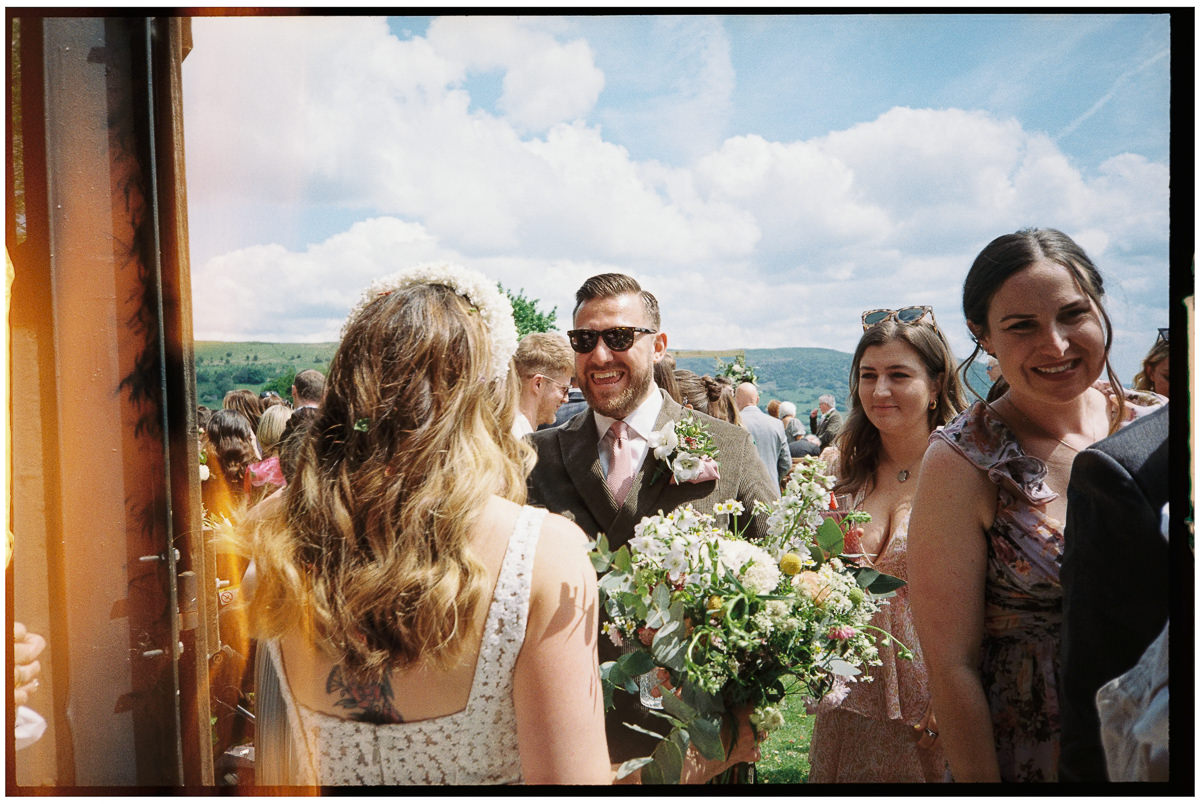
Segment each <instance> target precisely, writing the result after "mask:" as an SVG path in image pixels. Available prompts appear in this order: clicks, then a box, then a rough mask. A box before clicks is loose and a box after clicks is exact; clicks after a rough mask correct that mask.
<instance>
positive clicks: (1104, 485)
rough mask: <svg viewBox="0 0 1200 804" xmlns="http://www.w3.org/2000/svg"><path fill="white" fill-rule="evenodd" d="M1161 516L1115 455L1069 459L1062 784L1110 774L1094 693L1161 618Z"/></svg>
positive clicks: (1131, 660)
mask: <svg viewBox="0 0 1200 804" xmlns="http://www.w3.org/2000/svg"><path fill="white" fill-rule="evenodd" d="M1159 517H1160V512H1159V510H1158V509H1157V507H1156V506H1154V505H1153V504H1151V503H1150V502H1149V501H1148V500H1147V499H1146V496H1145V494H1144V493H1143V491H1142V489H1141V487H1140V486H1139V485H1138V484H1137V483H1136V482H1135V480H1134V478H1132V477H1131V476H1130V474H1129V472H1128V471H1126V469H1125V468H1124V467H1123V466H1121V465H1120V464H1119V463H1118V462H1117V461H1116V460H1114V459H1113V458H1112V457H1110V456H1109V455H1107V454H1105V453H1103V452H1099V451H1097V450H1084V451H1083V452H1081V453H1080V454H1079V455H1078V456H1077V457H1076V459H1075V464H1074V467H1073V468H1072V471H1071V482H1070V485H1069V487H1068V490H1067V522H1066V527H1065V529H1064V542H1065V544H1064V551H1063V559H1062V571H1061V580H1062V587H1063V629H1062V646H1061V653H1060V662H1061V665H1060V684H1059V696H1060V701H1059V705H1060V714H1061V718H1062V720H1061V725H1062V744H1061V750H1060V755H1059V771H1058V772H1059V781H1064V782H1066V781H1104V780H1106V779H1107V774H1106V770H1105V768H1106V765H1105V760H1104V750H1103V746H1102V744H1101V741H1100V726H1099V717H1098V715H1097V712H1096V691H1097V690H1098V689H1099V688H1100V687H1101V685H1103V684H1105V683H1106V682H1108V681H1110V680H1112V679H1113V678H1116V677H1117V676H1119V675H1121V674H1122V673H1124V672H1125V671H1126V670H1128V669H1129V668H1130V667H1132V666H1133V665H1134V664H1135V663H1136V662H1137V660H1138V658H1139V657H1140V656H1141V654H1142V652H1143V651H1145V649H1146V647H1147V646H1148V645H1149V644H1150V643H1151V642H1152V641H1153V640H1154V638H1155V636H1157V634H1158V633H1159V631H1161V630H1162V627H1163V625H1164V624H1165V622H1166V617H1167V610H1168V609H1167V606H1168V603H1167V586H1168V584H1167V577H1168V565H1167V543H1166V540H1165V539H1163V537H1162V535H1161V533H1160V524H1159Z"/></svg>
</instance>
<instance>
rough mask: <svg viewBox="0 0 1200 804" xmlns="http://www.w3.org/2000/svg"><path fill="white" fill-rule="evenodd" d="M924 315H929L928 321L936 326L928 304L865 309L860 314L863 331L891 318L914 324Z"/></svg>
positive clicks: (923, 317) (922, 318)
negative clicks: (898, 307) (891, 308)
mask: <svg viewBox="0 0 1200 804" xmlns="http://www.w3.org/2000/svg"><path fill="white" fill-rule="evenodd" d="M925 316H929V320H930V322H931V323H932V324H933V325H934V326H935V327H936V326H937V319H935V318H934V317H933V308H932V307H930V306H929V305H928V304H920V305H916V306H913V307H901V308H900V309H899V310H867V311H865V312H864V313H863V314H862V325H863V331H864V332H865V331H866V330H868V329H870V328H871V327H873V326H875V325H876V324H882V323H883V322H884V321H891V320H893V319H895V320H896V321H899V322H900V323H901V324H916V323H917V322H918V321H923V320H924V319H925Z"/></svg>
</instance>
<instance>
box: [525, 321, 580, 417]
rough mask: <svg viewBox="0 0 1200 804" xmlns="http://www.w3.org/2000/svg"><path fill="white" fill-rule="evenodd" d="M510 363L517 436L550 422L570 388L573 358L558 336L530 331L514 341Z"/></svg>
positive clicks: (565, 343)
mask: <svg viewBox="0 0 1200 804" xmlns="http://www.w3.org/2000/svg"><path fill="white" fill-rule="evenodd" d="M513 363H514V365H515V366H516V369H517V377H518V378H519V386H518V387H519V389H520V390H519V398H518V404H517V413H516V416H515V420H514V423H513V435H515V436H517V437H518V438H520V437H521V436H524V435H528V434H529V433H532V432H533V431H534V430H535V429H536V428H538V427H540V426H541V425H543V424H553V423H554V414H555V413H557V412H558V408H559V406H560V405H562V404H563V403H564V402H565V401H566V400H567V393H568V392H569V391H570V388H571V372H573V371H574V370H575V357H574V353H573V352H572V351H571V347H570V346H569V345H568V344H567V339H566V338H564V337H563V336H562V335H559V334H557V333H555V332H530V333H529V334H528V335H526V336H525V337H524V338H522V339H521V342H520V343H519V344H517V352H516V354H515V355H513Z"/></svg>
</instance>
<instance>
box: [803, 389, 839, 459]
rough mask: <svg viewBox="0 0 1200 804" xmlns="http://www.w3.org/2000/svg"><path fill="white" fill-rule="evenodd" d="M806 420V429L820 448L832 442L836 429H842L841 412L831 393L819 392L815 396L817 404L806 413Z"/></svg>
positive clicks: (835, 435)
mask: <svg viewBox="0 0 1200 804" xmlns="http://www.w3.org/2000/svg"><path fill="white" fill-rule="evenodd" d="M808 421H809V427H808V431H809V432H810V433H812V434H813V435H814V436H816V438H817V441H818V442H819V443H820V447H821V449H825V448H826V447H828V446H829V445H830V444H832V443H833V439H834V438H835V437H837V434H838V431H839V430H841V429H842V414H841V413H839V412H838V410H837V402H836V401H835V400H834V398H833V394H821V395H820V396H819V397H817V406H816V407H815V408H813V410H812V411H811V412H810V413H809V414H808Z"/></svg>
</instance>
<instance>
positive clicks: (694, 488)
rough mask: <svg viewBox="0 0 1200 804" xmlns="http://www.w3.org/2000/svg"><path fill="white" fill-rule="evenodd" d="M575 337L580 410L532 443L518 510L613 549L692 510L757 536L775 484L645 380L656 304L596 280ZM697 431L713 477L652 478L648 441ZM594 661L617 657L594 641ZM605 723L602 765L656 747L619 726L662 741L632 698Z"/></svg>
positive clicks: (626, 287) (743, 450) (728, 434)
mask: <svg viewBox="0 0 1200 804" xmlns="http://www.w3.org/2000/svg"><path fill="white" fill-rule="evenodd" d="M575 301H576V306H575V312H574V327H575V328H574V329H572V330H571V331H569V332H568V333H567V337H568V339H569V341H570V343H571V348H572V349H574V350H575V379H576V382H577V383H578V385H579V387H580V389H581V390H582V391H583V395H584V398H585V399H586V400H587V402H588V405H589V409H588V410H586V411H583V412H582V413H579V414H577V415H575V416H574V417H573V418H571V419H570V420H569V421H567V422H566V423H565V424H564V425H562V426H561V427H556V428H554V429H549V430H539V431H537V432H535V433H533V435H532V436H530V438H531V439H532V442H533V445H534V447H535V448H536V449H537V454H538V460H537V465H536V466H535V467H534V470H533V473H532V474H531V475H530V477H529V501H530V503H531V504H533V505H539V506H543V507H545V508H548V509H550V510H551V511H553V512H555V513H558V514H562V515H563V516H565V517H567V518H568V519H572V520H574V522H575V523H576V524H577V525H579V527H581V528H582V529H583V530H584V532H586V533H587V535H588V536H589V537H590V538H593V539H594V538H596V536H597V535H598V534H600V533H603V534H605V536H606V537H607V539H608V543H609V546H610V547H611V548H612V549H616V548H617V547H620V546H621V545H623V544H625V543H626V542H628V541H629V540H630V538H632V536H633V528H634V526H635V525H636V524H637V523H638V522H639V521H641V519H642V517H645V516H651V515H654V514H657V513H659V512H660V511H661V512H668V511H672V510H674V509H676V508H679V507H681V506H683V505H686V504H688V503H691V504H692V505H694V506H695V508H696V510H698V511H701V512H711V511H712V507H713V505H715V504H716V503H718V502H723V501H725V500H728V499H736V500H739V501H740V502H741V503H742V505H743V506H744V507H745V512H746V513H745V514H744V517H746V518H748V519H744V521H743V522H741V523H737V524H738V525H742V524H746V525H747V530H746V534H747V536H748V537H749V538H752V539H753V538H755V537H761V536H763V535H765V533H766V527H767V523H766V519H765V517H761V516H760V517H755V516H752V515H751V512H752V511H753V508H754V503H755V501H756V500H763V501H764V502H766V501H769V500H773V499H776V498H778V497H779V485H778V483H776V482H775V480H774V479H773V478H771V477H770V476H769V475H768V474H767V470H766V467H765V466H763V463H762V461H760V460H759V458H758V453H757V452H756V451H755V448H754V444H753V442H752V441H751V439H750V434H749V432H747V431H746V430H745V429H743V428H741V427H738V426H736V425H733V424H730V423H728V422H723V421H719V420H717V419H714V418H712V417H711V416H708V415H706V414H704V413H700V412H698V411H685V409H684V408H683V407H682V406H681V405H680V404H679V403H677V402H675V400H673V399H671V398H670V397H668V396H667V395H666V394H664V393H663V392H662V391H661V390H660V389H659V388H658V386H657V385H656V384H655V382H654V364H655V363H657V362H659V361H660V360H662V358H663V355H664V353H665V352H666V350H667V335H666V333H665V332H663V331H662V330H661V325H660V318H659V310H658V300H657V299H655V297H654V295H653V294H651V293H649V292H647V291H645V290H643V289H642V288H641V286H640V285H639V284H638V283H637V281H636V280H634V279H633V278H632V277H629V276H626V275H624V274H601V275H599V276H594V277H592V278H591V279H588V280H587V281H586V282H584V283H583V286H582V287H580V288H579V290H578V291H577V292H576V294H575ZM685 414H686V415H688V416H692V417H694V418H695V419H696V420H697V421H699V422H700V423H701V424H702V425H703V426H704V427H705V428H706V429H707V430H708V432H709V433H710V434H711V435H712V437H713V440H714V442H715V444H716V446H717V449H718V451H719V453H718V456H717V465H718V473H719V475H720V476H719V477H717V478H715V479H708V480H704V481H701V482H695V483H690V482H683V483H679V484H674V483H672V476H671V473H670V472H669V471H656V469H657V468H658V466H656V464H657V465H659V466H661V462H660V461H659V460H657V459H656V458H655V457H654V453H653V450H651V449H650V447H649V443H648V441H647V437H648V436H649V435H650V434H651V433H653V432H658V431H661V430H662V429H663V428H664V427H669V426H671V425H672V423H674V422H677V421H679V420H680V419H681V418H683V417H684V415H685ZM603 622H604V618H602V620H601V622H600V623H597V625H598V626H601V625H603ZM599 653H600V660H601V661H602V662H603V661H608V660H612V659H616V658H617V657H618V656H620V653H621V651H620V649H619V648H617V647H615V646H614V645H613V644H612V642H611V641H610V640H609V639H608V637H606V636H603V635H601V637H600V642H599ZM613 702H614V704H615V709H614V710H613V711H611V712H608V713H607V715H606V722H607V726H608V728H607V731H608V745H609V753H610V754H611V758H612V760H613V762H624V761H625V760H628V759H633V758H635V757H640V756H647V755H648V754H649V753H650V752H651V751H652V750H653V749H654V746H655V745H656V744H657V742H658V741H657V738H654V737H651V736H647V735H645V734H642V733H639V732H635V731H634V730H632V729H630V728H628V727H626V726H625V725H623V724H624V723H626V722H628V723H636V724H639V725H641V726H643V727H644V728H647V729H651V730H652V731H661V729H662V725H661V724H662V720H661V718H657V717H655V716H653V715H650V714H649V713H648V711H647V710H645V709H644V708H642V706H641V705H640V703H639V702H638V699H637V697H636V696H633V695H625V694H618V695H616V696H614V701H613Z"/></svg>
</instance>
